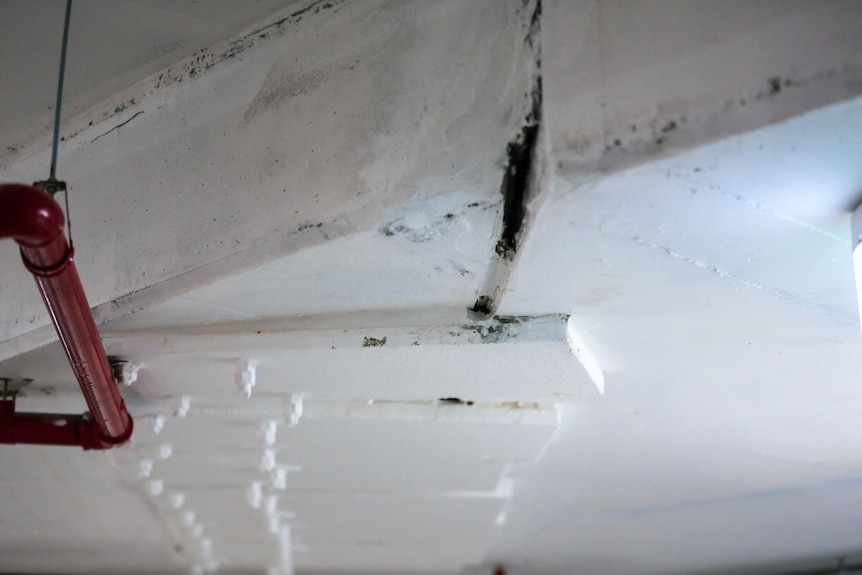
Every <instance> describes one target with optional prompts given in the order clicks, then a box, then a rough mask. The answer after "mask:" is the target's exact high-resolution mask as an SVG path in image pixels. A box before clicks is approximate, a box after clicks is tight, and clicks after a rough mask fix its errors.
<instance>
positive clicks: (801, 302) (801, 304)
mask: <svg viewBox="0 0 862 575" xmlns="http://www.w3.org/2000/svg"><path fill="white" fill-rule="evenodd" d="M627 239H628V240H630V241H633V242H635V243H637V244H638V245H642V246H645V247H647V248H649V249H651V250H656V251H659V252H661V253H663V254H665V255H666V256H668V257H670V258H671V259H674V260H678V261H681V262H683V263H685V264H688V265H690V266H692V267H695V268H697V269H702V270H706V271H708V272H710V273H712V274H714V275H716V276H718V277H720V278H724V279H728V280H731V281H733V282H735V283H737V284H740V285H742V286H744V287H747V288H751V289H753V290H756V291H758V292H760V293H762V294H764V295H766V296H768V297H770V298H772V299H775V300H778V301H783V302H786V303H789V304H791V305H793V306H795V307H797V308H799V309H802V310H805V311H808V312H813V313H815V314H817V315H818V316H819V317H821V318H823V319H826V320H830V321H834V322H835V323H837V324H839V325H842V326H846V327H854V326H856V319H855V317H853V318H850V317H848V316H847V315H846V314H843V313H841V312H840V311H839V310H836V309H834V308H831V307H828V306H824V305H820V304H813V303H811V302H809V301H806V300H805V299H802V298H800V297H797V296H795V295H793V294H791V293H788V292H785V291H782V290H779V289H775V288H770V287H768V286H765V285H761V284H759V283H756V282H752V281H749V280H747V279H745V278H743V277H740V276H738V275H736V274H733V273H730V272H728V271H726V270H723V269H721V268H720V267H718V266H714V265H711V264H709V263H707V262H705V261H702V260H697V259H694V258H690V257H688V256H686V255H684V254H681V253H679V252H677V251H675V250H674V249H673V248H671V247H670V246H664V245H660V244H654V243H652V242H649V241H646V240H644V239H643V238H641V237H640V236H630V237H628V238H627Z"/></svg>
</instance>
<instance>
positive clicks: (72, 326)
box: [0, 184, 133, 449]
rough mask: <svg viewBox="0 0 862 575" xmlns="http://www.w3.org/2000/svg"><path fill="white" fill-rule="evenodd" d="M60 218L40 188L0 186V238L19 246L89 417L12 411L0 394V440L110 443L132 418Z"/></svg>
mask: <svg viewBox="0 0 862 575" xmlns="http://www.w3.org/2000/svg"><path fill="white" fill-rule="evenodd" d="M63 224H64V218H63V212H62V211H61V210H60V207H59V206H58V205H57V203H56V202H54V200H53V199H52V198H51V196H49V195H48V194H46V193H45V192H43V191H42V190H39V189H37V188H34V187H32V186H25V185H23V184H3V185H0V239H4V238H12V239H14V240H15V241H16V242H18V245H19V246H20V247H21V257H22V258H23V260H24V265H25V266H26V267H27V269H28V270H30V273H32V274H33V277H34V278H35V279H36V284H37V285H38V286H39V291H40V292H41V294H42V300H43V301H44V302H45V305H46V306H47V308H48V313H50V314H51V321H52V322H53V323H54V328H55V329H56V330H57V335H58V336H59V337H60V342H61V343H62V344H63V348H64V349H65V350H66V356H67V357H68V358H69V364H70V365H71V366H72V371H73V372H74V373H75V377H76V378H77V379H78V384H79V385H80V386H81V391H82V392H83V393H84V399H86V401H87V407H88V408H89V410H90V414H91V415H90V416H87V415H86V414H85V415H83V416H67V415H60V414H24V413H19V414H15V412H14V401H11V402H10V400H8V399H6V398H4V400H3V401H2V402H0V443H32V444H42V445H80V446H81V447H83V448H84V449H110V448H111V447H115V446H118V445H122V444H123V443H125V442H126V441H128V440H129V438H130V437H131V435H132V428H133V423H132V418H131V416H130V415H129V413H128V411H126V405H125V403H124V402H123V398H122V397H121V396H120V393H119V391H117V386H116V384H115V383H114V377H113V374H112V372H111V367H110V365H109V364H108V357H107V355H106V354H105V348H104V346H103V345H102V340H101V339H100V338H99V332H98V330H97V329H96V322H95V321H94V320H93V314H92V313H91V312H90V305H89V304H88V303H87V296H86V295H85V294H84V288H83V286H82V285H81V279H80V278H79V277H78V270H77V269H76V268H75V263H74V261H73V255H74V254H73V250H72V249H71V248H70V247H69V244H68V243H67V242H66V236H65V235H64V234H63ZM10 403H11V407H10ZM10 411H11V415H10ZM10 422H11V423H10Z"/></svg>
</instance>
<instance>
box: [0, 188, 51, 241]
mask: <svg viewBox="0 0 862 575" xmlns="http://www.w3.org/2000/svg"><path fill="white" fill-rule="evenodd" d="M64 223H65V217H64V216H63V211H62V210H61V209H60V206H58V205H57V202H55V201H54V200H53V198H51V196H49V195H48V194H47V193H45V192H43V191H42V190H40V189H38V188H34V187H33V186H27V185H24V184H0V238H12V239H14V240H15V241H16V242H18V243H19V244H20V245H21V246H22V247H28V248H36V247H40V246H43V245H46V244H49V243H51V242H53V241H55V240H56V239H57V236H59V235H61V234H62V233H63V225H64Z"/></svg>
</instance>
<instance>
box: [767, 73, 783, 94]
mask: <svg viewBox="0 0 862 575" xmlns="http://www.w3.org/2000/svg"><path fill="white" fill-rule="evenodd" d="M779 92H781V78H780V77H779V76H773V77H772V78H770V79H769V95H770V96H774V95H776V94H778V93H779Z"/></svg>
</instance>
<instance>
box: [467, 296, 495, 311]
mask: <svg viewBox="0 0 862 575" xmlns="http://www.w3.org/2000/svg"><path fill="white" fill-rule="evenodd" d="M493 305H494V299H493V298H492V297H491V296H489V295H480V296H479V298H478V299H477V300H476V303H474V304H473V307H468V308H467V309H468V310H470V311H472V312H473V313H475V314H478V315H491V313H493V311H494V309H493Z"/></svg>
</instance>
